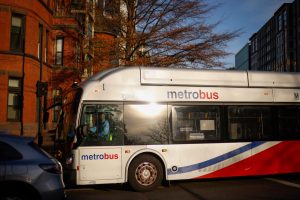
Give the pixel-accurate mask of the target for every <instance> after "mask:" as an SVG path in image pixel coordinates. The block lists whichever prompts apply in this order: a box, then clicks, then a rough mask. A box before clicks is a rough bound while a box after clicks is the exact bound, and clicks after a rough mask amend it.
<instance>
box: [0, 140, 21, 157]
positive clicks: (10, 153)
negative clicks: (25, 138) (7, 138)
mask: <svg viewBox="0 0 300 200" xmlns="http://www.w3.org/2000/svg"><path fill="white" fill-rule="evenodd" d="M20 159H22V154H21V153H20V152H18V151H17V150H16V149H15V148H13V147H12V146H11V145H9V144H7V143H5V142H1V141H0V161H7V160H20Z"/></svg>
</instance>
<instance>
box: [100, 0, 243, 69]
mask: <svg viewBox="0 0 300 200" xmlns="http://www.w3.org/2000/svg"><path fill="white" fill-rule="evenodd" d="M111 5H112V4H110V6H111ZM114 6H119V8H120V9H119V11H120V12H118V13H117V14H116V13H114V15H110V16H109V17H108V18H107V19H108V20H109V26H111V27H114V30H117V31H118V37H116V40H115V44H114V45H112V46H111V48H113V49H114V50H115V49H116V46H117V47H118V52H117V53H118V56H119V60H120V65H125V66H127V65H154V66H177V67H212V66H223V64H224V63H222V62H220V61H219V59H220V58H223V57H225V56H227V55H229V53H228V52H226V44H227V42H228V41H230V40H232V39H233V38H234V37H236V36H237V35H238V32H237V31H233V32H224V33H216V32H214V29H215V28H216V27H217V25H218V23H214V24H208V23H207V16H208V14H209V13H211V12H213V11H214V9H215V8H216V7H217V6H215V5H211V6H210V5H208V4H207V3H206V1H204V0H115V3H114ZM111 10H117V9H116V8H115V9H111ZM106 49H107V46H106ZM102 52H103V51H102ZM95 56H97V52H95Z"/></svg>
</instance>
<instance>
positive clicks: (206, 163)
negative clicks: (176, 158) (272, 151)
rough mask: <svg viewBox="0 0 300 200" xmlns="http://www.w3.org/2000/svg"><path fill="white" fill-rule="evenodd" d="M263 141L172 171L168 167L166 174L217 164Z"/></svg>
mask: <svg viewBox="0 0 300 200" xmlns="http://www.w3.org/2000/svg"><path fill="white" fill-rule="evenodd" d="M264 143H265V142H263V141H258V142H252V143H249V144H247V145H245V146H243V147H240V148H238V149H235V150H233V151H230V152H228V153H225V154H223V155H220V156H218V157H215V158H212V159H209V160H207V161H204V162H201V163H197V164H193V165H189V166H185V167H179V168H178V169H177V171H172V169H168V172H167V173H168V175H172V174H182V173H187V172H191V171H195V170H199V169H202V168H205V167H209V166H211V165H214V164H217V163H219V162H222V161H224V160H227V159H229V158H232V157H234V156H236V155H238V154H241V153H244V152H246V151H249V150H251V149H252V148H255V147H257V146H260V145H262V144H264Z"/></svg>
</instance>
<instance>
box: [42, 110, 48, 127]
mask: <svg viewBox="0 0 300 200" xmlns="http://www.w3.org/2000/svg"><path fill="white" fill-rule="evenodd" d="M48 120H49V112H44V116H43V123H44V125H45V124H47V122H48Z"/></svg>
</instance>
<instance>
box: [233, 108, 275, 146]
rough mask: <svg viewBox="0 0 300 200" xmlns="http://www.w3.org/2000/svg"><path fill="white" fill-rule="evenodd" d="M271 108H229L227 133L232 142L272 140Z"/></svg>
mask: <svg viewBox="0 0 300 200" xmlns="http://www.w3.org/2000/svg"><path fill="white" fill-rule="evenodd" d="M271 120H272V118H271V108H270V107H263V106H262V107H258V106H229V107H228V132H229V139H232V140H264V139H272V138H274V136H273V134H274V131H273V130H272V126H271Z"/></svg>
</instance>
